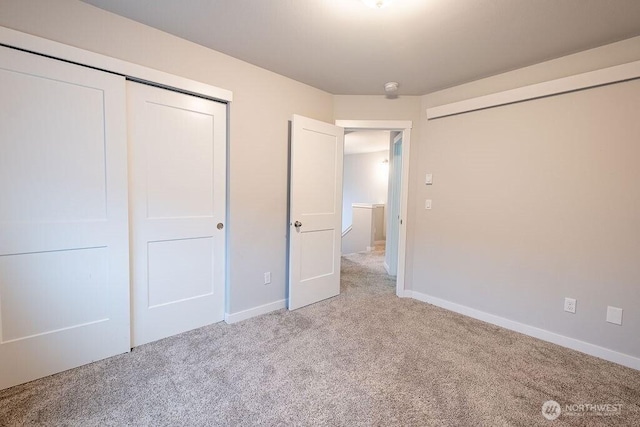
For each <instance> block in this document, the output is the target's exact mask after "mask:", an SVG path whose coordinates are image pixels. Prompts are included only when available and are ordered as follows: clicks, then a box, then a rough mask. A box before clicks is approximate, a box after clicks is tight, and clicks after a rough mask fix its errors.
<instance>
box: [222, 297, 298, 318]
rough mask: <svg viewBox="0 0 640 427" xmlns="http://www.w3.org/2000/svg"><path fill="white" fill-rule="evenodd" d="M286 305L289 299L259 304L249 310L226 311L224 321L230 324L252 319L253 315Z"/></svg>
mask: <svg viewBox="0 0 640 427" xmlns="http://www.w3.org/2000/svg"><path fill="white" fill-rule="evenodd" d="M286 307H287V300H286V299H282V300H279V301H274V302H270V303H269V304H265V305H259V306H258V307H253V308H250V309H248V310H244V311H239V312H237V313H231V314H229V313H225V315H224V321H225V322H227V323H229V324H231V323H237V322H241V321H243V320H247V319H251V318H252V317H256V316H260V315H261V314H267V313H270V312H272V311H276V310H280V309H282V308H286Z"/></svg>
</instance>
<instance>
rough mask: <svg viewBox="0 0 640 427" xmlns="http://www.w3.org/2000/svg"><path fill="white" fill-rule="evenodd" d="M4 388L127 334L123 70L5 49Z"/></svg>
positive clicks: (109, 347)
mask: <svg viewBox="0 0 640 427" xmlns="http://www.w3.org/2000/svg"><path fill="white" fill-rule="evenodd" d="M0 93H2V97H0V388H6V387H9V386H12V385H15V384H19V383H23V382H26V381H30V380H33V379H35V378H39V377H43V376H46V375H50V374H53V373H56V372H60V371H63V370H66V369H69V368H73V367H76V366H79V365H82V364H85V363H89V362H92V361H95V360H99V359H103V358H106V357H109V356H112V355H115V354H118V353H123V352H127V351H128V350H129V342H130V333H129V328H130V323H129V258H128V217H127V215H128V202H127V148H126V147H127V146H126V117H125V114H126V112H125V107H126V98H125V81H124V78H123V77H119V76H115V75H111V74H108V73H104V72H100V71H96V70H92V69H89V68H85V67H81V66H77V65H73V64H69V63H65V62H62V61H57V60H54V59H50V58H45V57H41V56H37V55H33V54H29V53H25V52H21V51H17V50H12V49H9V48H4V47H2V48H0Z"/></svg>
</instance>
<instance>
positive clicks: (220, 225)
mask: <svg viewBox="0 0 640 427" xmlns="http://www.w3.org/2000/svg"><path fill="white" fill-rule="evenodd" d="M216 227H218V230H222V229H223V228H224V224H223V223H221V222H219V223H218V225H217V226H216Z"/></svg>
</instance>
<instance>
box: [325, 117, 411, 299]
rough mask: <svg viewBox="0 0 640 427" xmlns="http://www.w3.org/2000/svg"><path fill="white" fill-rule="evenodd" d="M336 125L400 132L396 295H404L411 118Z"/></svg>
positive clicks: (359, 121) (356, 121)
mask: <svg viewBox="0 0 640 427" xmlns="http://www.w3.org/2000/svg"><path fill="white" fill-rule="evenodd" d="M335 124H336V126H340V127H343V128H344V130H345V132H346V131H362V130H389V131H399V132H402V183H401V186H400V231H399V236H398V274H397V276H396V295H397V296H399V297H404V296H405V293H406V291H405V283H404V282H405V280H404V278H405V267H406V266H405V260H406V253H407V213H408V208H407V204H408V200H409V154H410V148H411V129H412V128H413V122H412V121H411V120H336V121H335Z"/></svg>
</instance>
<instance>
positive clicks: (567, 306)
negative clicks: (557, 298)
mask: <svg viewBox="0 0 640 427" xmlns="http://www.w3.org/2000/svg"><path fill="white" fill-rule="evenodd" d="M564 311H566V312H569V313H574V314H575V312H576V300H575V298H565V299H564Z"/></svg>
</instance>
